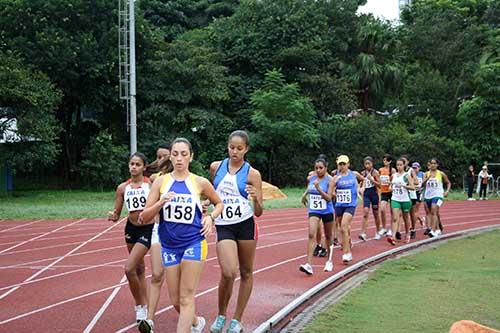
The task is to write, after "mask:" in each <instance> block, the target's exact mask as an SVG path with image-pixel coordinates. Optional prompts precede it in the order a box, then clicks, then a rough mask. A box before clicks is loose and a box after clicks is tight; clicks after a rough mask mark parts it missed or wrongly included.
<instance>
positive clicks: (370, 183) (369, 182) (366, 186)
mask: <svg viewBox="0 0 500 333" xmlns="http://www.w3.org/2000/svg"><path fill="white" fill-rule="evenodd" d="M373 186H374V184H373V182H372V181H371V180H369V179H368V178H365V188H371V187H373Z"/></svg>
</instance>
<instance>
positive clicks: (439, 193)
mask: <svg viewBox="0 0 500 333" xmlns="http://www.w3.org/2000/svg"><path fill="white" fill-rule="evenodd" d="M443 197H444V188H443V176H442V174H441V171H439V170H438V171H436V175H435V176H434V177H432V178H429V179H428V180H427V183H426V184H425V194H424V198H425V199H433V198H443Z"/></svg>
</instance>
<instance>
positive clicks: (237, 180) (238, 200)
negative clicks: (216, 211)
mask: <svg viewBox="0 0 500 333" xmlns="http://www.w3.org/2000/svg"><path fill="white" fill-rule="evenodd" d="M249 171H250V165H249V164H248V163H245V165H244V166H243V167H242V168H241V169H240V170H238V172H237V173H236V174H234V175H232V174H230V173H229V170H228V160H227V159H226V160H224V161H223V162H222V163H221V166H220V167H219V169H218V170H217V172H216V175H215V180H214V185H215V186H216V188H215V191H216V192H217V194H218V195H219V197H220V198H221V200H222V203H223V204H224V209H223V210H222V214H221V215H220V216H219V217H218V218H217V219H215V224H216V225H230V224H236V223H240V222H243V221H245V220H248V219H249V218H251V217H252V216H253V207H252V205H251V204H250V200H248V199H247V197H248V194H247V193H246V191H245V190H244V189H245V186H246V185H247V178H248V172H249Z"/></svg>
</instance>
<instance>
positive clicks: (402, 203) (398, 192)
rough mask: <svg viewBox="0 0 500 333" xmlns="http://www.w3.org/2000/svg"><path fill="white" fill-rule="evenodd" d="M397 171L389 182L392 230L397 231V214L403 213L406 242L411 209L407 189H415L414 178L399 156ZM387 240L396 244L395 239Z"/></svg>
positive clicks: (408, 239)
mask: <svg viewBox="0 0 500 333" xmlns="http://www.w3.org/2000/svg"><path fill="white" fill-rule="evenodd" d="M396 168H397V171H396V173H395V174H394V175H393V177H392V182H391V190H392V197H391V208H392V232H393V234H396V232H399V231H398V230H399V221H400V219H399V216H400V214H402V215H403V220H404V223H405V232H406V243H409V242H410V238H411V236H410V232H409V231H410V230H409V229H410V221H409V212H410V209H411V199H410V193H409V191H411V190H413V189H415V185H414V179H413V177H412V176H411V174H408V172H406V171H405V162H404V160H403V158H399V159H398V160H397V161H396ZM387 241H388V242H389V243H390V244H392V245H396V241H395V239H394V238H392V236H391V237H388V238H387Z"/></svg>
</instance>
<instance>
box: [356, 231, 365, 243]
mask: <svg viewBox="0 0 500 333" xmlns="http://www.w3.org/2000/svg"><path fill="white" fill-rule="evenodd" d="M358 237H359V239H361V240H362V241H363V242H366V234H365V233H362V234H359V236H358Z"/></svg>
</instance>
